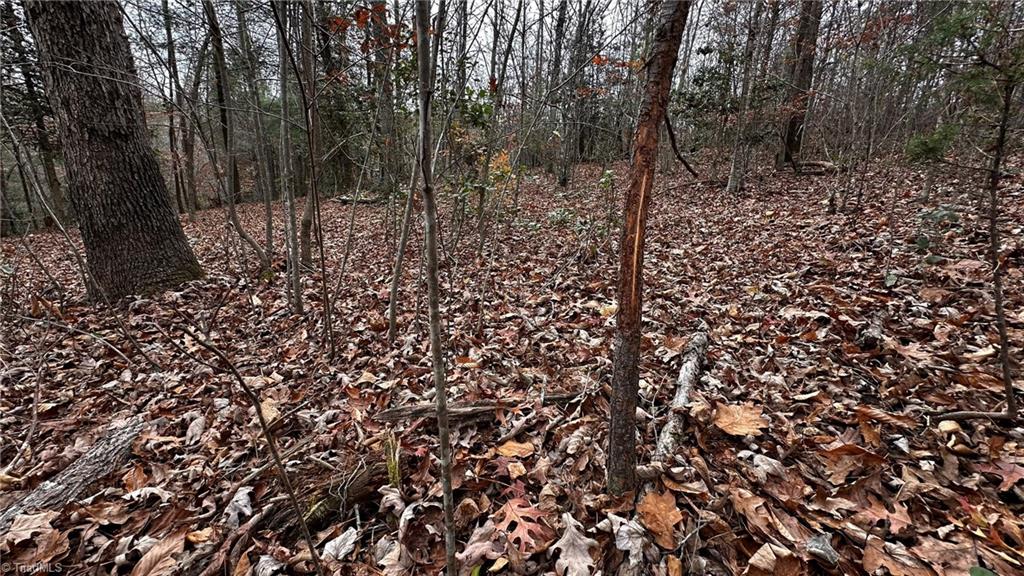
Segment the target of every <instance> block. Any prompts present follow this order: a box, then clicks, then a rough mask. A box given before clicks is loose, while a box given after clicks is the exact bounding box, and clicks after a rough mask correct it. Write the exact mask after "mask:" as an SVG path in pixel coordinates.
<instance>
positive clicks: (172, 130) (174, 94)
mask: <svg viewBox="0 0 1024 576" xmlns="http://www.w3.org/2000/svg"><path fill="white" fill-rule="evenodd" d="M160 8H161V11H162V12H163V17H164V38H165V39H166V41H167V70H168V72H169V73H170V75H171V78H170V82H168V84H169V85H170V94H169V95H168V97H167V142H168V147H169V148H170V153H171V175H172V178H173V180H174V199H175V200H176V201H177V203H178V214H182V213H184V212H185V211H186V210H187V205H188V200H187V199H185V198H183V197H184V195H185V182H184V179H183V178H182V177H181V159H180V158H179V156H178V130H177V127H176V122H175V120H176V118H177V114H178V111H179V110H181V104H182V100H181V90H180V86H181V82H180V81H179V79H178V55H177V51H176V50H175V48H174V33H173V32H172V30H171V8H170V5H169V3H168V1H167V0H162V2H161V3H160Z"/></svg>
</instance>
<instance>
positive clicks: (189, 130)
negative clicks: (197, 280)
mask: <svg viewBox="0 0 1024 576" xmlns="http://www.w3.org/2000/svg"><path fill="white" fill-rule="evenodd" d="M209 45H210V38H209V36H207V37H206V38H204V39H203V44H202V46H200V47H199V55H198V56H196V64H195V66H194V68H193V70H192V85H191V87H190V88H189V93H188V98H189V106H191V107H193V109H195V110H198V106H199V86H200V84H202V81H203V68H204V67H205V66H206V52H207V49H208V48H209ZM192 116H193V121H192V122H188V123H187V126H186V127H185V130H184V134H183V136H182V140H183V142H182V143H181V148H182V152H183V153H184V156H185V167H184V170H185V203H186V204H188V216H189V219H191V220H195V217H196V209H197V208H198V204H199V191H198V190H197V189H196V130H197V129H200V126H199V114H198V113H195V114H193V115H192Z"/></svg>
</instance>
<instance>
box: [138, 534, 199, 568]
mask: <svg viewBox="0 0 1024 576" xmlns="http://www.w3.org/2000/svg"><path fill="white" fill-rule="evenodd" d="M185 532H186V530H184V529H182V530H178V531H177V532H174V533H173V534H171V535H169V536H167V537H166V538H164V539H163V540H161V541H160V542H157V543H156V545H154V546H153V547H152V548H150V549H149V551H148V552H146V553H145V554H143V555H142V558H140V559H139V563H138V564H136V565H135V568H132V573H131V576H162V575H163V574H171V573H172V572H174V569H175V568H176V567H177V566H178V561H177V560H176V559H175V558H174V555H175V554H178V553H180V552H181V551H182V550H184V549H185Z"/></svg>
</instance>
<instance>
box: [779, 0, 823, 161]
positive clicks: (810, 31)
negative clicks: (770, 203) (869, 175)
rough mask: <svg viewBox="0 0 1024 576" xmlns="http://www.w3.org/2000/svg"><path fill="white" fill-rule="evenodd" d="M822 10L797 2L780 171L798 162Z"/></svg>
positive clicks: (817, 0) (815, 0)
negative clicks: (797, 19) (798, 15)
mask: <svg viewBox="0 0 1024 576" xmlns="http://www.w3.org/2000/svg"><path fill="white" fill-rule="evenodd" d="M821 10H822V1H821V0H802V1H801V2H800V22H799V24H797V30H796V38H795V39H794V42H793V54H792V60H791V61H790V63H789V74H788V76H789V89H788V90H787V91H786V98H785V100H784V101H783V106H784V107H785V108H786V123H785V126H784V127H783V133H782V152H781V153H780V154H779V161H778V165H779V166H780V167H781V166H785V165H786V164H791V165H794V166H795V165H796V163H797V162H798V161H799V160H800V146H801V143H802V140H803V132H804V117H805V116H806V115H807V102H808V100H809V99H810V89H811V80H812V78H813V77H814V52H815V48H816V47H817V44H818V25H819V24H820V23H821Z"/></svg>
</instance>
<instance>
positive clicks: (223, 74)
mask: <svg viewBox="0 0 1024 576" xmlns="http://www.w3.org/2000/svg"><path fill="white" fill-rule="evenodd" d="M203 11H204V12H205V13H206V19H207V21H208V22H209V24H210V39H211V41H212V42H213V62H214V66H213V69H214V75H215V76H216V77H217V107H218V108H220V129H221V134H222V136H223V138H224V154H225V156H227V165H226V166H225V168H224V169H225V172H226V173H227V182H228V183H227V190H225V191H224V200H225V201H226V202H227V205H228V220H229V221H230V222H231V226H232V228H234V229H235V232H237V233H238V236H239V237H240V238H241V239H242V241H243V242H245V243H246V244H248V245H249V247H250V248H251V249H252V251H253V253H255V254H256V258H257V259H258V260H259V261H260V272H261V273H266V272H269V270H270V259H269V258H268V257H267V253H266V252H264V251H263V248H261V247H260V245H259V243H258V242H256V240H255V239H254V238H253V237H252V236H251V235H250V234H249V233H248V232H246V230H245V228H244V227H243V226H242V223H241V221H239V219H238V211H237V210H235V199H236V198H238V196H239V189H240V187H241V184H240V181H239V177H238V151H237V150H236V148H235V126H234V118H232V114H233V106H232V103H231V87H230V86H229V85H228V70H227V63H226V62H225V58H224V39H223V37H222V36H221V31H220V23H219V22H218V21H217V12H216V10H215V9H214V7H213V3H212V2H211V0H203Z"/></svg>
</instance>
